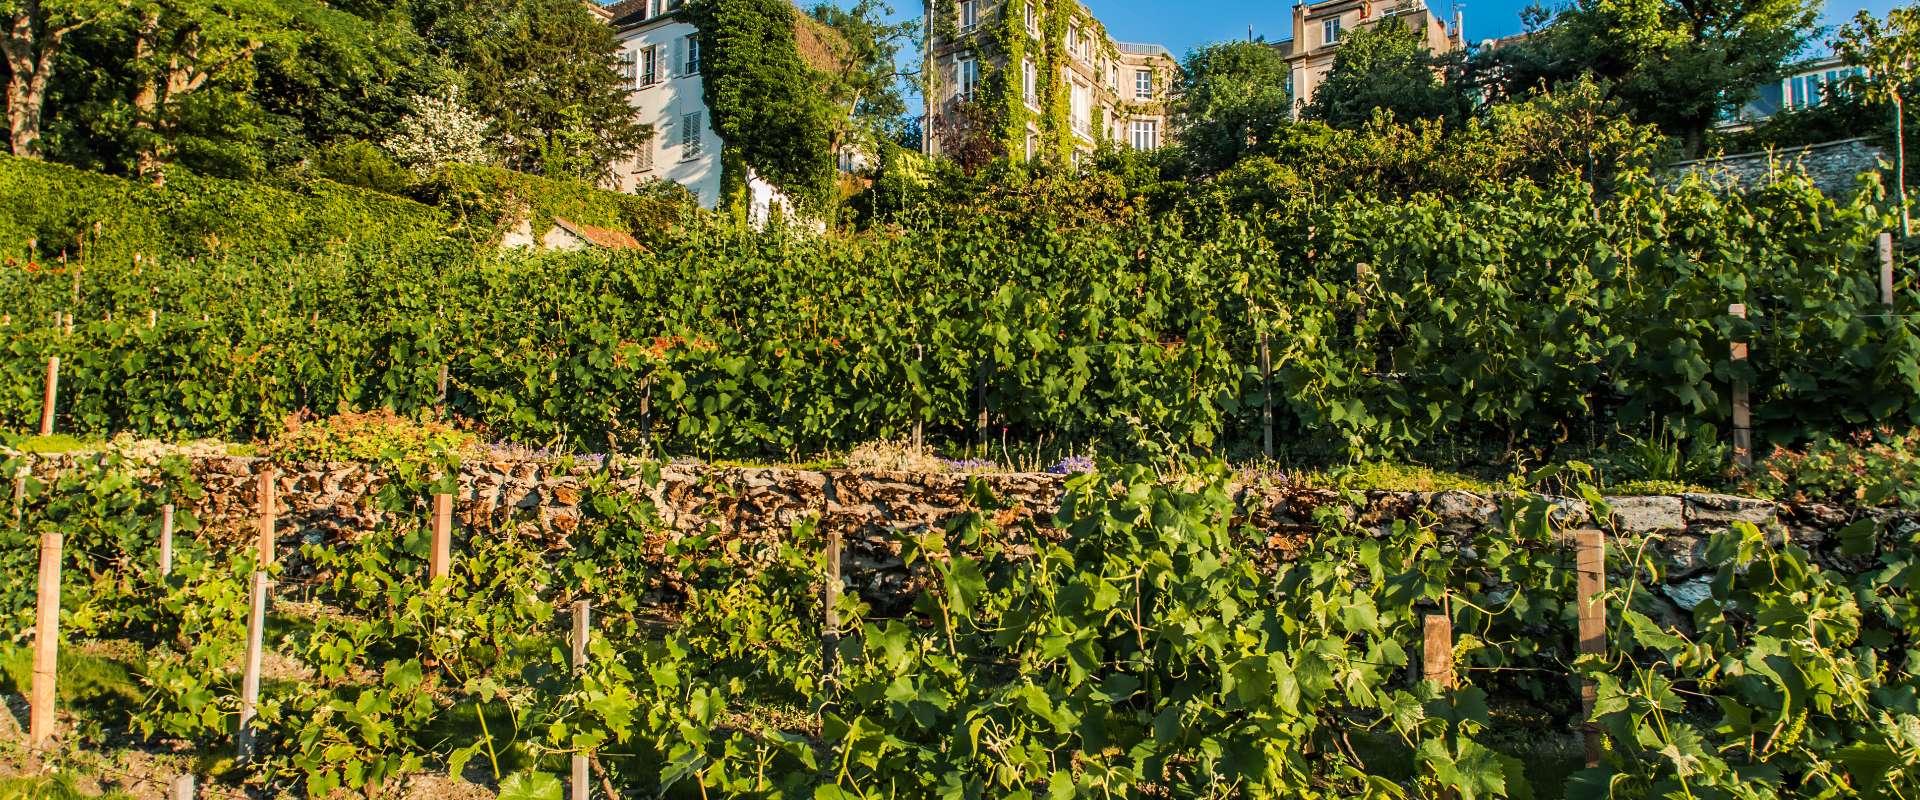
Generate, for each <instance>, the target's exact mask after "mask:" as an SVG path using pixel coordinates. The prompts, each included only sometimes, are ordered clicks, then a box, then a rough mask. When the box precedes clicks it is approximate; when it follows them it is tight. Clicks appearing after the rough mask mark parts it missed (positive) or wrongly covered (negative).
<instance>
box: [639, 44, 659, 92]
mask: <svg viewBox="0 0 1920 800" xmlns="http://www.w3.org/2000/svg"><path fill="white" fill-rule="evenodd" d="M659 82H660V48H658V47H655V46H652V45H648V46H647V47H646V48H645V49H643V50H641V51H640V85H641V86H652V85H654V84H656V83H659Z"/></svg>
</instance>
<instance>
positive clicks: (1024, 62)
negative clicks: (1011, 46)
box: [1020, 58, 1040, 106]
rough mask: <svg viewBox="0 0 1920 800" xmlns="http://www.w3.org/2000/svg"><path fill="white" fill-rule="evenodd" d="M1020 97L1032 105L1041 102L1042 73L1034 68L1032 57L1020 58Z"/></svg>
mask: <svg viewBox="0 0 1920 800" xmlns="http://www.w3.org/2000/svg"><path fill="white" fill-rule="evenodd" d="M1020 97H1021V98H1023V99H1025V100H1026V101H1027V105H1030V106H1031V105H1038V104H1039V103H1040V74H1039V72H1037V71H1035V70H1034V68H1033V60H1032V59H1025V58H1023V59H1021V60H1020Z"/></svg>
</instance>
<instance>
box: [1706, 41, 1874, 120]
mask: <svg viewBox="0 0 1920 800" xmlns="http://www.w3.org/2000/svg"><path fill="white" fill-rule="evenodd" d="M1862 72H1863V71H1862V70H1861V69H1860V68H1859V67H1856V66H1853V65H1851V64H1848V63H1846V62H1845V61H1841V60H1840V59H1839V58H1837V57H1828V58H1822V59H1817V60H1814V61H1808V62H1805V63H1802V64H1798V65H1795V66H1794V67H1792V68H1791V69H1790V70H1788V72H1787V74H1786V76H1785V77H1782V78H1781V79H1780V80H1777V81H1769V82H1767V83H1763V84H1761V85H1759V86H1756V87H1754V95H1753V97H1752V98H1750V99H1748V100H1747V102H1745V103H1743V104H1741V106H1740V107H1739V108H1738V109H1735V110H1734V112H1733V113H1732V114H1729V115H1728V116H1727V117H1726V118H1725V119H1723V120H1722V121H1721V123H1720V127H1721V128H1722V129H1728V130H1738V129H1741V128H1748V127H1752V126H1754V125H1757V124H1759V123H1761V122H1764V121H1766V120H1767V118H1769V117H1772V116H1773V115H1775V114H1778V113H1780V112H1782V111H1798V110H1802V109H1808V108H1814V107H1816V106H1819V105H1820V104H1822V103H1825V102H1826V101H1827V99H1828V98H1830V97H1833V96H1834V95H1835V94H1836V93H1837V92H1839V91H1840V86H1841V83H1842V82H1843V81H1845V80H1847V79H1848V78H1852V77H1855V76H1858V75H1861V74H1862Z"/></svg>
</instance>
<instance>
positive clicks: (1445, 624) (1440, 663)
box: [1420, 614, 1454, 689]
mask: <svg viewBox="0 0 1920 800" xmlns="http://www.w3.org/2000/svg"><path fill="white" fill-rule="evenodd" d="M1420 677H1421V679H1423V680H1429V681H1433V682H1434V683H1436V684H1439V686H1440V688H1442V689H1452V688H1454V680H1453V621H1452V620H1449V619H1447V615H1445V614H1428V615H1427V616H1426V641H1425V643H1424V644H1423V645H1422V647H1421V661H1420Z"/></svg>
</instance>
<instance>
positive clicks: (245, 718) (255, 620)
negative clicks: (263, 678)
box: [234, 570, 267, 763]
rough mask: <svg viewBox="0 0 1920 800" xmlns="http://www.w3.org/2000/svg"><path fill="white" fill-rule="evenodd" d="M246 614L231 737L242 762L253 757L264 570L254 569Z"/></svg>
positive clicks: (264, 618) (263, 618) (263, 614)
mask: <svg viewBox="0 0 1920 800" xmlns="http://www.w3.org/2000/svg"><path fill="white" fill-rule="evenodd" d="M249 599H250V603H249V607H250V608H251V609H252V610H251V611H250V612H249V613H248V615H247V671H246V674H245V675H244V676H242V678H241V680H240V731H239V733H238V734H236V735H235V736H234V745H235V750H236V752H237V754H238V756H239V758H240V761H241V762H242V763H245V762H246V761H247V760H249V759H251V758H253V720H254V717H255V715H256V714H257V713H258V712H257V709H255V708H254V706H255V705H256V704H258V703H259V701H260V656H261V648H262V644H263V643H262V641H261V640H262V639H263V638H264V637H265V636H266V625H267V572H266V570H255V571H254V573H253V587H252V589H251V592H250V598H249Z"/></svg>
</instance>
